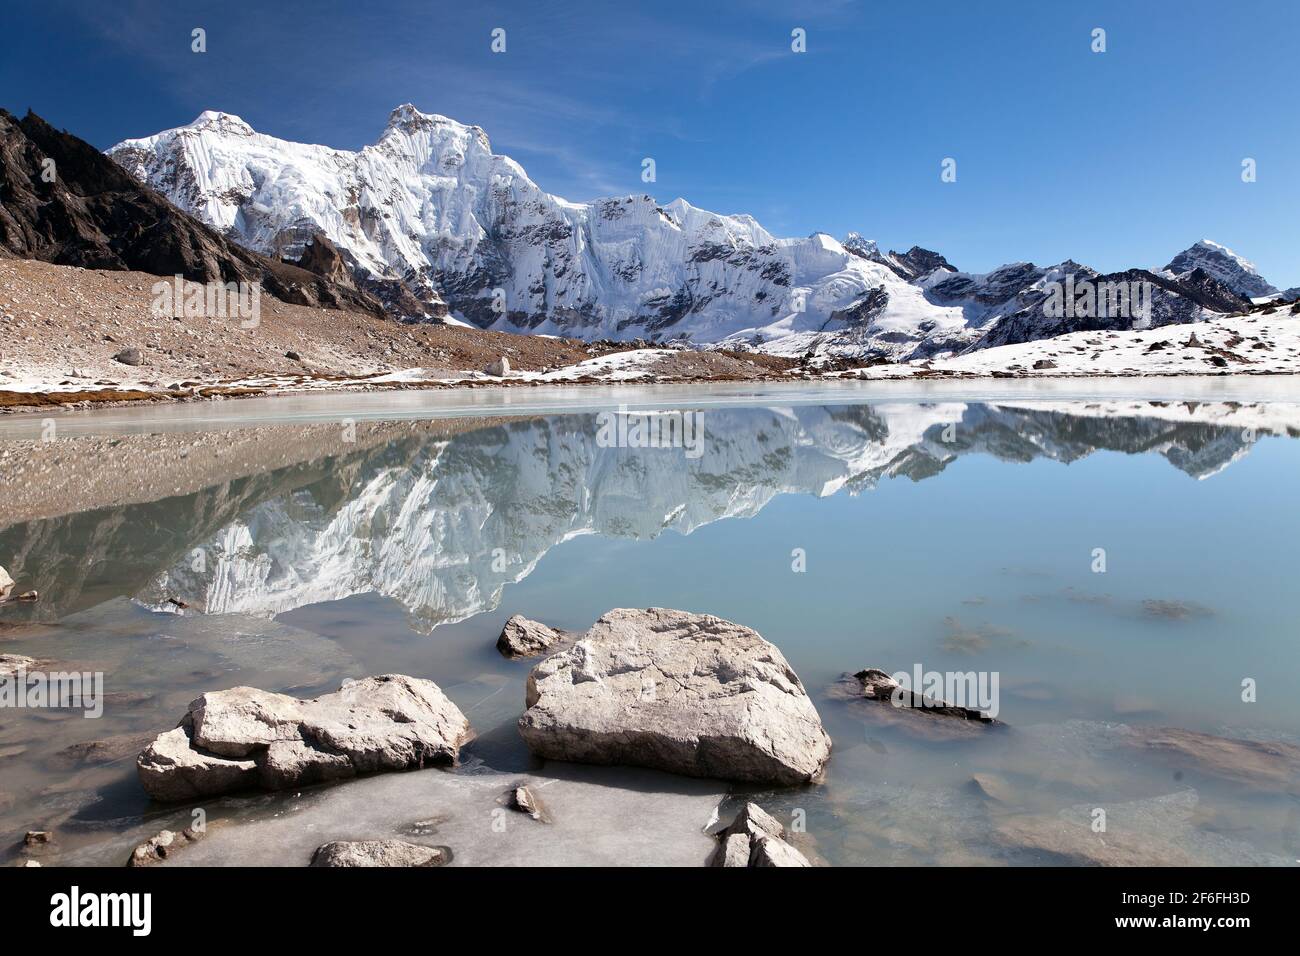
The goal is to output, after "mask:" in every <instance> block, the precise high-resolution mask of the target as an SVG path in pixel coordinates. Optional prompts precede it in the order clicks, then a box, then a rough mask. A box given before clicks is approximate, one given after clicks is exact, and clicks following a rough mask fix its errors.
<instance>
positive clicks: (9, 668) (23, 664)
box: [0, 654, 36, 677]
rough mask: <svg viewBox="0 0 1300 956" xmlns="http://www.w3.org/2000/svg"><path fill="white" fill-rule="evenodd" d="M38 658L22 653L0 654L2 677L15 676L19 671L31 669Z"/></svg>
mask: <svg viewBox="0 0 1300 956" xmlns="http://www.w3.org/2000/svg"><path fill="white" fill-rule="evenodd" d="M35 666H36V659H35V658H33V657H26V656H24V655H22V654H0V677H13V676H14V675H16V674H17V673H18V672H19V671H25V670H31V669H32V668H34V667H35Z"/></svg>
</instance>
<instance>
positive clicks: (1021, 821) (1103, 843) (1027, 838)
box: [993, 816, 1200, 866]
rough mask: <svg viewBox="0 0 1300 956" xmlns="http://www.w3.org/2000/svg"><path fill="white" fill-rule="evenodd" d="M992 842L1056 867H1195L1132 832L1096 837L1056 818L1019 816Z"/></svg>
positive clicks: (1177, 851) (1175, 851) (1176, 851)
mask: <svg viewBox="0 0 1300 956" xmlns="http://www.w3.org/2000/svg"><path fill="white" fill-rule="evenodd" d="M993 840H994V842H995V843H997V844H999V845H1000V846H1002V847H1003V848H1005V849H1008V850H1014V851H1019V852H1021V853H1026V854H1028V855H1029V856H1030V857H1031V858H1032V859H1033V860H1034V861H1035V862H1037V863H1045V864H1049V865H1055V866H1196V865H1199V863H1200V861H1198V860H1196V859H1195V858H1193V857H1192V856H1190V855H1189V854H1188V853H1186V852H1185V851H1184V850H1182V849H1181V848H1179V847H1177V846H1174V845H1173V844H1170V843H1166V842H1164V841H1163V840H1161V839H1159V838H1158V837H1154V836H1150V835H1147V834H1138V833H1133V832H1118V831H1116V830H1115V829H1114V828H1112V829H1111V830H1110V831H1108V832H1106V833H1094V832H1093V830H1092V828H1091V827H1090V826H1088V825H1087V824H1086V823H1075V822H1072V821H1066V820H1061V819H1057V818H1053V817H1038V816H1016V817H1013V818H1010V819H1007V820H1004V821H1002V822H1001V823H999V824H998V825H997V826H996V827H995V828H994V830H993Z"/></svg>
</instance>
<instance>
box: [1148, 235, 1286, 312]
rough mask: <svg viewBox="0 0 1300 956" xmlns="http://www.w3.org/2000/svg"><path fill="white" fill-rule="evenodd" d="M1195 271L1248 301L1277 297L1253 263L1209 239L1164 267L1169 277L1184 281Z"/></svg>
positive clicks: (1185, 250) (1183, 252)
mask: <svg viewBox="0 0 1300 956" xmlns="http://www.w3.org/2000/svg"><path fill="white" fill-rule="evenodd" d="M1196 269H1201V270H1203V271H1204V272H1205V273H1206V274H1208V275H1209V276H1210V277H1211V278H1213V279H1216V280H1217V281H1218V282H1220V283H1222V284H1223V285H1225V286H1227V287H1228V288H1229V289H1231V290H1232V291H1233V292H1235V293H1237V294H1238V295H1240V296H1244V297H1245V298H1247V299H1260V298H1264V297H1265V296H1270V295H1275V294H1276V293H1277V291H1278V290H1277V289H1276V288H1274V287H1273V286H1272V285H1270V284H1269V283H1268V282H1267V281H1265V279H1264V277H1263V276H1261V275H1260V274H1259V271H1258V270H1257V269H1256V268H1255V264H1254V263H1253V262H1247V261H1246V260H1245V259H1243V258H1242V257H1241V256H1239V255H1237V254H1236V253H1235V252H1233V251H1232V250H1231V249H1229V248H1228V247H1227V246H1221V245H1219V244H1218V243H1217V242H1211V241H1210V240H1209V239H1202V240H1201V241H1200V242H1198V243H1195V244H1194V245H1191V246H1189V247H1188V248H1186V249H1184V250H1183V251H1182V252H1180V253H1178V255H1176V256H1174V257H1173V259H1171V260H1170V262H1169V264H1168V265H1167V266H1165V268H1164V272H1165V274H1166V275H1169V276H1173V277H1176V278H1182V277H1184V276H1187V275H1189V274H1190V273H1191V272H1192V271H1194V270H1196Z"/></svg>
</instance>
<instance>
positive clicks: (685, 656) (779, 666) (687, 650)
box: [519, 608, 831, 785]
mask: <svg viewBox="0 0 1300 956" xmlns="http://www.w3.org/2000/svg"><path fill="white" fill-rule="evenodd" d="M526 702H527V706H528V710H527V711H526V712H525V713H524V715H523V716H522V717H521V718H520V720H519V730H520V733H521V734H522V735H523V738H524V741H525V742H526V743H527V744H528V747H529V749H530V750H532V751H533V753H535V754H537V755H538V756H541V757H547V758H550V759H554V760H571V761H576V762H579V763H595V764H627V765H636V766H642V767H653V768H655V769H659V770H667V771H670V772H672V773H679V774H685V775H687V776H692V777H712V778H718V779H722V780H739V781H749V782H755V783H766V784H777V785H794V784H800V783H805V782H808V781H810V780H812V779H814V778H815V777H817V776H818V775H819V774H820V772H821V770H822V767H823V766H824V765H825V764H826V761H827V759H828V758H829V757H830V751H831V741H830V737H828V736H827V734H826V731H825V730H823V729H822V723H821V718H820V717H819V716H818V714H817V709H816V708H815V707H814V706H813V703H812V701H811V700H810V699H809V697H808V694H807V692H806V691H805V690H804V687H803V684H802V683H801V682H800V681H799V677H798V675H796V674H795V672H794V670H793V669H792V668H791V667H790V665H789V664H788V663H787V662H786V659H785V658H784V657H783V656H782V655H781V652H780V651H779V650H777V649H776V647H774V646H773V645H772V644H770V643H768V642H767V641H765V640H764V639H763V638H762V637H761V636H760V635H759V634H758V633H757V632H755V631H753V630H751V629H750V628H747V627H743V626H742V625H739V624H733V623H732V622H731V621H724V620H723V619H721V618H717V617H713V616H711V615H707V614H691V613H688V612H686V611H673V610H667V609H664V608H650V609H648V610H633V609H626V608H620V609H617V610H613V611H610V612H609V613H607V614H605V615H604V616H603V617H602V618H601V619H600V620H598V621H597V622H596V624H595V625H594V626H593V627H592V629H591V630H590V631H589V632H588V633H587V635H586V637H585V638H583V639H582V640H580V641H578V642H577V643H576V644H574V645H573V646H572V647H570V648H567V649H565V650H562V651H560V652H558V653H556V654H553V655H551V656H550V657H548V658H546V659H545V660H543V661H541V662H540V663H539V664H538V665H537V666H536V667H534V668H533V671H532V673H531V674H530V675H529V677H528V687H527V699H526Z"/></svg>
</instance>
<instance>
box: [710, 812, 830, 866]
mask: <svg viewBox="0 0 1300 956" xmlns="http://www.w3.org/2000/svg"><path fill="white" fill-rule="evenodd" d="M785 837H786V831H785V826H784V825H782V824H781V822H780V821H779V820H777V819H776V818H775V817H773V816H772V815H771V814H770V813H768V812H767V811H766V810H764V809H763V808H762V807H760V806H759V805H758V804H756V803H746V804H745V805H744V806H743V807H741V808H740V812H739V813H737V814H736V818H735V819H734V820H732V821H731V824H730V825H729V826H728V827H727V828H726V829H725V830H723V831H722V833H721V834H720V837H719V843H718V849H717V851H716V852H715V853H714V855H713V859H712V861H711V862H712V865H713V866H715V867H716V866H720V867H728V866H811V865H812V864H810V863H809V862H808V860H807V858H806V857H805V856H804V855H803V854H802V853H800V852H799V851H798V850H796V849H795V848H794V847H793V846H791V845H790V844H789V843H788V842H786V839H785Z"/></svg>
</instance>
